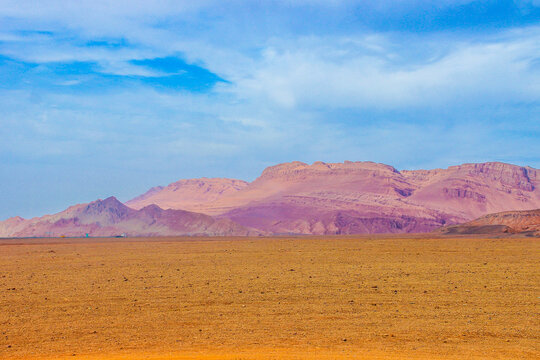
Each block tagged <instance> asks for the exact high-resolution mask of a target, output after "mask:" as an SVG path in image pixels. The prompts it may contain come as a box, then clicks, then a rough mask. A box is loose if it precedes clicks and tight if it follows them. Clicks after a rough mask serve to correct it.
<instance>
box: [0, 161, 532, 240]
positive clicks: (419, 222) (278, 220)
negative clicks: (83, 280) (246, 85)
mask: <svg viewBox="0 0 540 360" xmlns="http://www.w3.org/2000/svg"><path fill="white" fill-rule="evenodd" d="M126 205H129V207H128V206H125V205H124V204H122V203H120V202H119V201H118V200H116V199H115V198H108V199H105V200H98V201H95V202H92V203H89V204H83V205H75V206H72V207H70V208H68V209H67V210H65V211H63V212H61V213H58V214H55V215H46V216H43V217H41V218H35V219H30V220H24V219H22V218H20V217H14V218H11V219H8V220H6V221H3V222H0V236H40V235H44V234H50V235H66V236H67V235H78V236H79V235H84V234H85V233H90V234H91V235H114V234H118V233H126V234H128V235H148V236H150V235H243V234H252V233H254V231H255V232H256V233H263V234H320V235H328V234H373V233H415V232H430V231H433V230H435V229H438V228H440V227H442V226H448V225H453V224H462V223H467V222H468V221H471V220H473V219H476V218H478V217H480V216H483V215H486V214H489V213H498V212H501V211H519V210H531V209H538V208H540V170H537V169H534V168H531V167H521V166H516V165H511V164H505V163H499V162H489V163H479V164H463V165H458V166H451V167H449V168H447V169H434V170H402V171H399V170H397V169H395V168H394V167H392V166H389V165H385V164H379V163H374V162H351V161H346V162H344V163H332V164H327V163H323V162H320V161H318V162H315V163H313V164H311V165H309V164H306V163H302V162H298V161H295V162H291V163H284V164H279V165H275V166H270V167H268V168H266V169H265V170H264V171H263V172H262V174H261V176H259V177H258V178H257V179H255V180H254V181H253V182H251V183H248V182H245V181H242V180H235V179H222V178H201V179H188V180H179V181H177V182H174V183H172V184H170V185H168V186H165V187H163V186H157V187H154V188H152V189H150V190H149V191H147V192H146V193H145V194H143V195H140V196H138V197H136V198H134V199H132V200H130V201H128V202H126ZM482 226H483V225H482ZM486 226H490V229H491V230H493V231H495V232H498V231H500V229H498V228H497V229H496V228H494V227H493V226H508V227H512V226H514V227H515V224H514V225H511V224H504V223H502V224H486ZM512 228H513V227H512ZM254 229H255V230H254ZM477 230H478V231H486V229H483V230H482V229H477ZM503 230H504V229H503ZM508 231H510V230H508Z"/></svg>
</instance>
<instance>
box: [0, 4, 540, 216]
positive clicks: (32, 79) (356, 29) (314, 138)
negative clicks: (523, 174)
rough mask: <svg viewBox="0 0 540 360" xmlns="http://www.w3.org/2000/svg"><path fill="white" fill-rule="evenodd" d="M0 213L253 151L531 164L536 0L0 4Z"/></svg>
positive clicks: (537, 56) (120, 191)
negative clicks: (0, 137) (0, 135)
mask: <svg viewBox="0 0 540 360" xmlns="http://www.w3.org/2000/svg"><path fill="white" fill-rule="evenodd" d="M0 131H1V134H2V139H1V141H0V220H1V219H5V218H8V217H11V216H15V215H20V216H23V217H25V218H28V217H33V216H41V215H43V214H46V213H54V212H58V211H60V210H63V209H64V208H66V207H67V206H69V205H72V204H76V203H83V202H89V201H93V200H95V199H97V198H106V197H108V196H110V195H114V196H116V197H118V198H119V199H120V200H122V201H126V200H129V199H130V198H132V197H135V196H137V195H139V194H141V193H143V192H144V191H146V190H147V189H148V188H150V187H152V186H156V185H167V184H168V183H171V182H174V181H177V180H179V179H182V178H197V177H230V178H238V179H244V180H248V181H251V180H253V179H255V178H256V177H257V176H258V175H259V174H260V173H261V172H262V170H263V169H264V168H265V167H267V166H270V165H274V164H277V163H282V162H289V161H294V160H299V161H304V162H307V163H312V162H314V161H317V160H321V161H325V162H342V161H344V160H350V161H365V160H369V161H375V162H382V163H385V164H389V165H392V166H394V167H396V168H397V169H420V168H437V167H442V168H446V167H448V166H451V165H456V164H461V163H467V162H485V161H502V162H508V163H513V164H517V165H522V166H532V167H535V168H540V0H515V1H505V0H499V1H474V0H455V1H450V0H431V1H428V0H394V1H386V0H376V1H375V0H374V1H371V0H364V1H352V0H347V1H340V0H326V1H324V0H297V1H291V0H289V1H278V0H274V1H264V0H260V1H235V0H232V1H227V2H224V1H218V0H215V1H214V0H198V1H172V0H162V1H151V0H144V1H139V0H131V1H125V0H116V1H103V0H79V1H67V0H66V1H58V0H48V1H42V2H38V1H27V0H0Z"/></svg>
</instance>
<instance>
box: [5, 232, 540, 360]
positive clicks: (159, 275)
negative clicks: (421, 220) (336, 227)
mask: <svg viewBox="0 0 540 360" xmlns="http://www.w3.org/2000/svg"><path fill="white" fill-rule="evenodd" d="M539 310H540V241H539V240H538V239H531V238H506V239H468V238H460V239H448V238H444V239H427V238H421V239H412V238H382V237H376V238H368V237H326V238H323V237H321V238H313V237H312V238H239V239H231V238H227V239H223V238H222V239H202V238H201V239H186V238H183V239H182V238H161V239H89V240H81V239H79V240H75V239H52V240H45V239H34V240H21V239H15V240H0V358H1V359H33V358H37V359H58V358H66V359H67V358H69V359H73V358H75V359H77V358H85V359H308V358H309V359H340V358H343V359H345V358H354V359H364V358H365V359H396V358H404V359H497V358H500V359H539V358H540V313H539V312H540V311H539Z"/></svg>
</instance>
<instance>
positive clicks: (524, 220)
mask: <svg viewBox="0 0 540 360" xmlns="http://www.w3.org/2000/svg"><path fill="white" fill-rule="evenodd" d="M438 232H440V233H443V234H525V235H531V236H540V209H536V210H523V211H505V212H500V213H495V214H488V215H485V216H482V217H480V218H478V219H475V220H473V221H469V222H467V223H464V224H461V225H453V226H446V227H443V228H441V229H439V230H438Z"/></svg>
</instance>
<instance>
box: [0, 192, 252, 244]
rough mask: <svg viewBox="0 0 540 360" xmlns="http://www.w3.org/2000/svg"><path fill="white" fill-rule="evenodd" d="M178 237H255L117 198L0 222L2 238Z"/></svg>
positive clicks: (225, 223) (228, 224)
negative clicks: (133, 204)
mask: <svg viewBox="0 0 540 360" xmlns="http://www.w3.org/2000/svg"><path fill="white" fill-rule="evenodd" d="M87 233H88V234H89V235H90V236H116V235H120V234H124V233H125V234H127V235H129V236H175V235H208V236H222V235H231V236H232V235H238V236H242V235H254V234H256V233H257V232H255V231H252V230H249V229H246V228H244V227H243V226H241V225H238V224H236V223H234V222H232V221H231V220H228V219H214V218H212V217H211V216H208V215H204V214H198V213H193V212H189V211H183V210H163V209H161V208H160V207H158V206H157V205H149V206H146V207H144V208H142V209H140V210H134V209H131V208H129V207H127V206H125V205H124V204H122V203H121V202H119V201H118V200H117V199H116V198H114V197H110V198H107V199H105V200H97V201H94V202H91V203H89V204H81V205H75V206H72V207H70V208H68V209H67V210H65V211H63V212H60V213H58V214H55V215H46V216H43V217H40V218H34V219H29V220H24V219H21V218H18V219H13V218H12V219H8V220H6V221H4V222H0V236H1V237H35V236H85V234H87Z"/></svg>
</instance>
